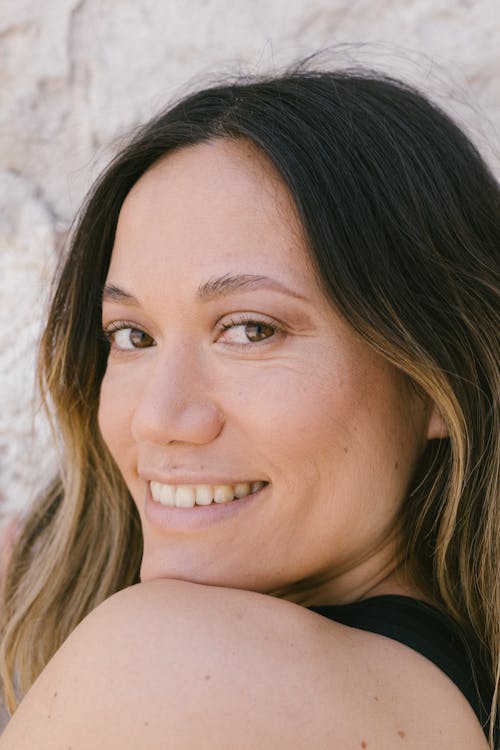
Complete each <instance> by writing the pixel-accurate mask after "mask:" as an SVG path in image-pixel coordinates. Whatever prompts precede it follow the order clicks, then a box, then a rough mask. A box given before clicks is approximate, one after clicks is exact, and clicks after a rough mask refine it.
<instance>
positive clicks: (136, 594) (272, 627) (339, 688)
mask: <svg viewBox="0 0 500 750" xmlns="http://www.w3.org/2000/svg"><path fill="white" fill-rule="evenodd" d="M374 638H375V639H376V640H375V641H373V639H374ZM380 638H381V637H380V636H373V635H371V634H363V633H361V632H360V631H353V630H352V629H349V628H344V627H342V626H340V625H336V624H335V623H331V622H328V621H325V620H323V618H320V617H319V616H317V615H314V614H313V613H311V612H308V611H307V610H304V609H302V608H300V607H298V606H297V605H294V604H290V603H288V602H283V601H281V600H276V599H273V598H271V597H267V596H263V595H260V594H253V593H250V592H244V591H237V590H232V589H220V588H217V587H209V586H199V585H196V584H189V583H183V582H179V581H156V582H152V583H148V584H141V585H139V586H135V587H132V588H131V589H127V590H126V591H124V592H121V593H120V594H117V595H115V596H114V597H111V599H109V600H108V601H107V602H105V603H104V604H103V605H101V607H99V608H98V609H97V610H96V611H95V612H94V613H92V614H91V615H90V616H89V617H88V618H87V619H86V620H85V621H84V622H83V623H82V624H81V625H80V626H79V628H77V629H76V630H75V632H74V633H73V634H72V635H71V636H70V638H69V639H68V640H67V641H66V643H65V645H64V646H63V647H62V649H61V650H60V651H59V652H58V654H57V655H56V656H55V658H54V659H53V660H52V662H51V663H50V664H49V666H48V667H47V668H46V670H44V673H43V674H42V675H41V677H40V678H39V680H38V681H37V683H35V685H34V687H33V688H32V690H31V691H30V693H29V694H28V696H27V697H26V699H25V700H24V701H23V703H22V704H21V707H20V708H19V709H18V711H17V712H16V714H15V716H14V718H13V720H12V721H11V723H10V724H9V726H8V728H7V730H6V732H5V734H4V736H3V737H2V738H1V739H0V749H1V750H28V749H29V750H32V748H33V746H34V744H33V743H34V738H36V747H37V750H49V749H50V750H68V748H69V747H72V748H73V750H90V749H92V750H136V749H137V748H141V750H160V748H161V750H164V749H165V748H166V747H168V748H175V750H195V749H196V750H199V748H200V747H203V748H204V750H226V749H227V750H229V749H231V750H255V748H259V750H276V748H280V749H281V748H288V747H293V748H294V750H306V749H307V750H312V749H317V748H325V747H329V748H332V750H334V749H335V748H338V749H339V750H340V749H342V750H344V748H347V747H353V748H357V747H363V745H362V742H366V746H367V747H370V746H373V747H384V748H386V749H387V750H393V748H394V750H396V749H397V748H398V749H400V750H401V749H402V746H401V741H402V736H401V735H400V734H398V731H399V732H401V731H403V732H404V737H405V740H406V741H405V743H404V750H417V748H418V750H421V749H422V748H425V749H427V747H433V748H436V749H438V748H439V749H440V748H444V747H447V748H448V747H450V746H453V747H455V748H456V750H462V748H463V749H464V750H465V748H467V750H484V747H485V745H484V738H482V737H481V735H480V730H478V732H476V734H475V736H474V724H473V723H472V724H471V727H472V734H471V730H470V728H469V729H467V727H468V726H469V725H468V724H467V722H466V725H465V727H466V731H465V733H464V726H463V725H461V716H460V713H459V712H458V711H456V710H455V711H454V715H453V714H452V726H450V727H448V725H447V722H448V723H449V721H450V719H449V713H448V712H447V708H448V707H447V705H446V690H445V692H444V696H445V703H444V705H443V704H442V703H441V706H442V709H443V710H442V711H441V710H440V711H439V712H437V711H436V707H435V701H436V700H438V701H439V697H440V696H441V694H442V685H441V683H440V680H439V673H438V678H437V695H436V690H435V689H434V688H433V683H432V681H431V682H429V683H428V684H425V682H424V685H425V690H424V691H422V690H420V692H419V694H418V696H419V697H418V700H417V704H416V705H414V701H413V697H414V696H413V693H412V687H411V683H410V685H409V686H408V687H407V694H405V689H401V690H399V688H400V687H401V685H398V684H397V682H396V684H394V680H397V679H398V675H399V678H401V674H400V673H401V661H400V659H399V656H398V655H399V654H400V653H401V649H403V652H402V653H403V655H405V654H406V655H407V653H406V652H408V649H406V647H401V646H400V644H397V643H393V642H391V641H388V640H387V639H382V644H381V639H380ZM386 641H387V643H385V642H386ZM374 643H375V644H377V647H378V649H379V651H380V656H379V657H378V660H379V662H380V664H378V663H376V662H377V660H376V659H375V661H374V663H373V664H368V665H367V663H366V659H367V657H368V658H369V659H371V658H372V657H371V656H370V650H371V649H372V648H373V644H374ZM386 649H388V651H387V650H386ZM415 659H416V660H417V661H416V667H415V669H416V670H417V671H416V672H414V674H413V676H414V677H415V678H416V679H417V680H418V679H420V678H419V673H418V670H419V669H421V668H422V667H421V663H420V662H421V661H422V657H420V656H418V655H415ZM410 661H411V655H410ZM384 664H386V667H385V668H384ZM387 665H388V666H387ZM411 668H412V669H414V665H413V664H411ZM427 669H429V667H428V666H427V663H425V664H424V666H423V670H424V680H425V677H426V676H427V672H426V670H427ZM430 669H431V670H435V668H434V667H433V666H432V665H430ZM436 672H437V670H436ZM433 674H434V672H433V671H432V672H431V676H432V675H433ZM386 679H387V680H388V681H389V682H388V684H385V680H386ZM443 680H444V681H445V682H444V683H443V684H445V686H446V687H447V685H446V683H447V678H445V677H443ZM434 681H435V680H434ZM403 683H404V684H405V685H406V680H403ZM395 688H396V689H395ZM400 693H401V696H402V697H400ZM420 693H421V694H422V695H420ZM374 695H377V697H378V699H379V700H378V701H377V702H375V701H374ZM408 696H409V698H410V700H408ZM454 697H455V695H454V693H452V698H454ZM459 698H460V696H459ZM437 705H438V706H439V705H440V704H439V702H438V704H437ZM459 706H461V704H459ZM424 716H425V721H424V720H423V718H422V717H424ZM440 717H441V719H440ZM455 718H456V720H455ZM466 718H467V717H466ZM439 720H441V721H444V725H443V724H442V725H441V727H439V726H436V722H438V721H439ZM443 726H444V727H445V731H444V732H443ZM439 734H441V737H440V736H439Z"/></svg>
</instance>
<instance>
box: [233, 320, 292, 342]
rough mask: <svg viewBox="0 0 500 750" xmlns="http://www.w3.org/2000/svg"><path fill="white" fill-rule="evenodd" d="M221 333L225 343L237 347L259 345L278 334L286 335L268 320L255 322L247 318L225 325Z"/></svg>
mask: <svg viewBox="0 0 500 750" xmlns="http://www.w3.org/2000/svg"><path fill="white" fill-rule="evenodd" d="M221 331H222V333H223V334H224V335H223V343H226V344H230V345H236V346H248V345H249V344H250V345H251V344H259V343H260V342H265V341H267V340H268V339H270V338H273V337H275V336H276V335H277V334H283V333H284V332H283V331H282V330H281V329H280V328H279V327H278V326H277V325H276V324H274V323H270V322H269V321H267V320H253V319H252V318H246V317H245V318H240V319H239V320H230V321H229V323H224V324H223V325H222V326H221Z"/></svg>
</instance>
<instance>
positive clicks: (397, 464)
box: [394, 461, 399, 471]
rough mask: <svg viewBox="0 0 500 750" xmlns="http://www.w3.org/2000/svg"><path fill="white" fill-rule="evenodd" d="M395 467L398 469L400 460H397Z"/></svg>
mask: <svg viewBox="0 0 500 750" xmlns="http://www.w3.org/2000/svg"><path fill="white" fill-rule="evenodd" d="M394 468H395V469H396V471H397V470H398V469H399V461H396V463H395V464H394Z"/></svg>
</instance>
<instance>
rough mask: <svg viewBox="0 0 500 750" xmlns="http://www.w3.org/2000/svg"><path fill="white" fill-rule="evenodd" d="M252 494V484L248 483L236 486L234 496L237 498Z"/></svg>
mask: <svg viewBox="0 0 500 750" xmlns="http://www.w3.org/2000/svg"><path fill="white" fill-rule="evenodd" d="M249 494H250V484H249V483H248V482H242V483H241V484H235V485H234V496H235V497H237V498H240V497H245V496H246V495H249Z"/></svg>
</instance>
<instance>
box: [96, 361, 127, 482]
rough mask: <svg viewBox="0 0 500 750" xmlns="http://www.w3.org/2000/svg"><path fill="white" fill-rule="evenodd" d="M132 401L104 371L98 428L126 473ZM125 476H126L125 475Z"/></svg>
mask: <svg viewBox="0 0 500 750" xmlns="http://www.w3.org/2000/svg"><path fill="white" fill-rule="evenodd" d="M132 408H133V401H132V399H131V398H130V397H127V393H126V392H124V391H123V388H119V387H118V384H117V383H116V382H113V379H112V378H111V377H110V376H109V375H108V374H107V373H106V374H105V375H104V378H103V381H102V384H101V391H100V397H99V411H98V423H99V429H100V430H101V434H102V437H103V440H104V442H105V443H106V445H107V447H108V450H109V451H110V453H111V455H112V456H113V458H114V459H115V461H116V463H117V465H118V467H119V468H120V470H121V471H122V473H124V475H125V473H126V466H127V455H128V453H129V451H130V442H131V440H130V419H131V415H132ZM125 478H126V476H125Z"/></svg>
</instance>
